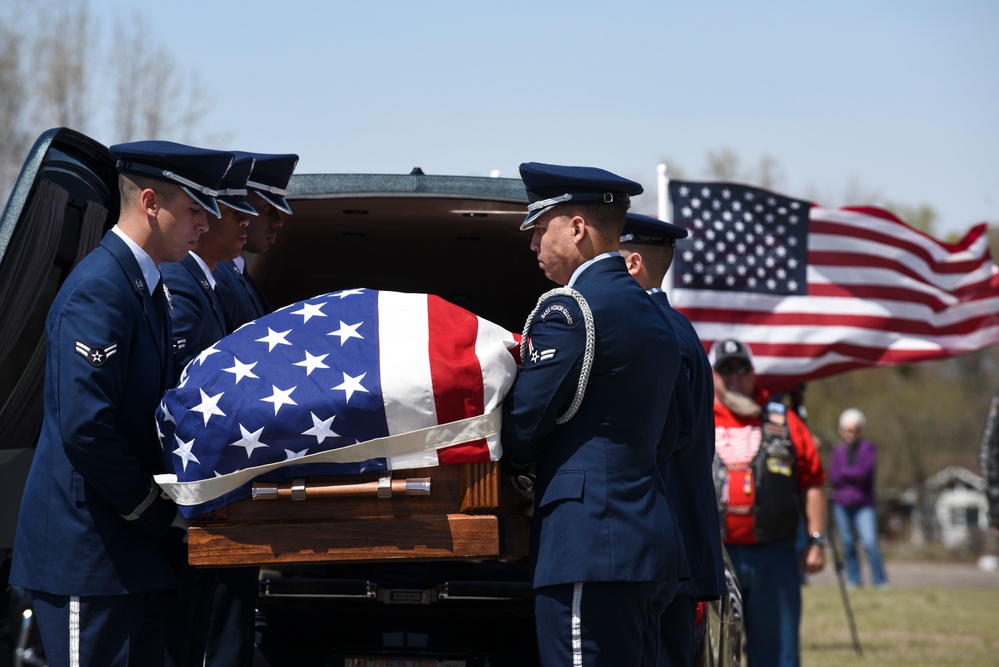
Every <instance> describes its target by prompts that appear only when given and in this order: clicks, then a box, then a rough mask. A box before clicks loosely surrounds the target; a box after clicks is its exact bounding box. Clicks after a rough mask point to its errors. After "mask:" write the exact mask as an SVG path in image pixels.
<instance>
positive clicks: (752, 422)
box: [715, 387, 826, 544]
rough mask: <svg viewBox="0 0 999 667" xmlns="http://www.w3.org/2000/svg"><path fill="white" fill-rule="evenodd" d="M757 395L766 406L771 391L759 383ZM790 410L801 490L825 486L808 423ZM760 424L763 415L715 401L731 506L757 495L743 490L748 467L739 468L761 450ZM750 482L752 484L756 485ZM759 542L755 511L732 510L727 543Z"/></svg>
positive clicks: (717, 445)
mask: <svg viewBox="0 0 999 667" xmlns="http://www.w3.org/2000/svg"><path fill="white" fill-rule="evenodd" d="M753 398H754V399H755V400H756V403H757V405H760V406H763V405H766V403H767V394H766V392H765V391H763V390H761V389H760V388H759V387H757V388H756V395H755V396H754V397H753ZM786 414H787V425H788V428H789V430H790V437H791V442H792V444H793V445H794V451H795V456H796V468H795V474H796V475H797V478H798V490H799V492H801V493H804V492H805V491H806V490H807V489H810V488H812V487H816V486H822V485H823V484H824V483H825V481H826V471H825V468H824V467H823V466H822V459H821V458H820V457H819V452H818V449H817V448H816V447H815V440H814V439H813V438H812V434H811V433H810V432H809V430H808V427H807V426H805V423H804V422H802V421H801V419H800V418H799V417H798V415H797V414H795V412H794V410H788V411H787V412H786ZM760 427H761V422H760V417H759V415H757V416H753V417H743V416H741V415H737V414H735V413H733V412H732V411H731V410H729V409H728V408H727V407H726V406H724V405H722V404H721V403H719V402H718V401H715V451H716V453H717V454H718V457H719V458H720V459H721V460H722V461H723V462H724V463H725V465H726V466H727V467H728V493H729V500H728V504H729V505H730V506H733V507H734V506H747V507H752V506H753V504H754V503H753V497H752V496H751V495H749V496H747V495H746V494H744V493H743V492H742V491H741V489H743V488H744V485H745V477H746V475H745V470H737V469H736V468H737V467H741V466H743V465H745V464H748V463H749V462H750V461H751V460H752V459H753V457H754V456H755V455H756V452H757V451H759V446H760V441H761V438H762V433H761V430H760ZM749 486H750V488H752V486H753V485H752V484H750V485H749ZM789 502H799V499H798V498H792V499H790V500H789ZM755 543H756V538H755V536H754V528H753V516H752V514H736V513H733V512H729V513H728V514H727V515H726V519H725V544H755Z"/></svg>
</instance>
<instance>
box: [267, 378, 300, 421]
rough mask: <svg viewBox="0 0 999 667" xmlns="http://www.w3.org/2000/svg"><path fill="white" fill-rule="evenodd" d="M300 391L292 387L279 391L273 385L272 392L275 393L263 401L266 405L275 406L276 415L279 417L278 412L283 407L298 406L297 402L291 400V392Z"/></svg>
mask: <svg viewBox="0 0 999 667" xmlns="http://www.w3.org/2000/svg"><path fill="white" fill-rule="evenodd" d="M296 389H298V387H292V388H291V389H278V388H277V387H275V386H274V385H271V391H273V392H274V393H273V394H271V395H270V396H267V397H266V398H261V399H260V400H261V401H264V402H265V403H273V404H274V414H275V415H277V413H278V410H280V409H281V406H282V405H298V403H296V402H295V401H293V400H291V392H293V391H295V390H296Z"/></svg>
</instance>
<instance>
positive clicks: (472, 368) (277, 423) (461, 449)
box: [156, 289, 517, 517]
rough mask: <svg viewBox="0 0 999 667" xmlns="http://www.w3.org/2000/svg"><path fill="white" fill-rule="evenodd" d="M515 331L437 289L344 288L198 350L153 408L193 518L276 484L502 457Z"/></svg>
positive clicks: (172, 488)
mask: <svg viewBox="0 0 999 667" xmlns="http://www.w3.org/2000/svg"><path fill="white" fill-rule="evenodd" d="M516 348H517V341H516V337H515V335H514V334H512V333H510V332H509V331H506V330H505V329H503V328H501V327H499V326H498V325H495V324H493V323H491V322H488V321H486V320H483V319H481V318H479V317H477V316H476V315H474V314H472V313H470V312H468V311H467V310H464V309H462V308H460V307H458V306H455V305H453V304H451V303H448V302H447V301H444V300H443V299H440V298H438V297H436V296H432V295H426V294H405V293H399V292H379V291H374V290H368V289H348V290H342V291H339V292H333V293H330V294H324V295H321V296H317V297H314V298H312V299H307V300H305V301H300V302H298V303H294V304H292V305H290V306H286V307H284V308H282V309H280V310H278V311H276V312H274V313H271V314H269V315H266V316H264V317H262V318H260V319H258V320H256V321H254V322H251V323H249V324H247V325H245V326H243V327H241V328H240V329H238V330H237V331H235V332H234V333H232V334H230V335H229V336H226V337H225V338H223V339H222V340H221V341H219V342H218V343H216V344H215V345H213V346H212V347H210V348H208V349H207V350H205V351H203V352H202V353H201V354H200V355H199V356H198V357H196V358H195V359H194V360H192V361H191V363H190V364H189V365H188V367H187V368H186V369H185V370H184V373H183V375H182V376H181V379H180V382H179V383H178V386H177V387H176V388H174V389H171V390H169V391H168V392H167V393H166V394H165V395H164V397H163V400H162V402H161V403H160V406H159V408H158V409H157V411H156V422H157V428H158V429H159V438H160V445H161V448H162V451H161V458H162V459H163V461H164V462H165V464H166V466H167V470H170V471H172V473H171V474H165V475H159V476H157V477H156V480H157V482H158V483H159V484H160V486H161V487H163V488H164V490H165V491H166V492H167V493H169V494H170V495H171V497H173V498H174V499H175V500H177V502H178V504H180V505H181V510H182V511H183V513H184V514H185V515H187V516H188V517H191V516H195V515H197V514H200V513H202V512H205V511H208V510H211V509H215V508H217V507H220V506H222V505H224V504H225V503H227V502H230V501H232V500H235V499H237V498H241V497H245V496H247V495H249V490H250V480H251V479H253V478H260V479H266V480H270V481H274V480H283V479H289V478H292V477H298V476H305V475H319V474H353V473H362V472H371V471H386V470H397V469H408V468H420V467H426V466H436V465H438V464H451V463H463V462H481V461H490V460H494V461H495V460H498V459H499V458H500V455H501V453H502V452H501V449H500V444H499V435H498V431H499V421H498V419H499V410H498V407H499V405H500V404H501V402H502V400H503V398H504V397H505V395H506V393H507V391H508V390H509V388H510V386H511V385H512V383H513V380H514V378H515V376H516V373H517V368H516V363H515V361H514V356H513V354H514V353H515V351H516Z"/></svg>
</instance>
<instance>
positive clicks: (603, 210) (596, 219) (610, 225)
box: [564, 203, 628, 238]
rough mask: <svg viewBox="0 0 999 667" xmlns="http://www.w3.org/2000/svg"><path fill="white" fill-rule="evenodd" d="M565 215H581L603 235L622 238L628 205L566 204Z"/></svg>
mask: <svg viewBox="0 0 999 667" xmlns="http://www.w3.org/2000/svg"><path fill="white" fill-rule="evenodd" d="M565 208H566V212H565V213H564V215H581V216H582V217H584V218H586V221H587V222H588V223H589V224H590V225H592V226H593V227H594V228H595V229H596V230H597V231H598V232H599V233H600V234H601V235H606V236H609V237H611V236H612V237H614V238H620V236H621V230H623V229H624V223H625V221H626V216H627V215H628V205H627V204H625V203H621V204H572V203H569V204H566V205H565Z"/></svg>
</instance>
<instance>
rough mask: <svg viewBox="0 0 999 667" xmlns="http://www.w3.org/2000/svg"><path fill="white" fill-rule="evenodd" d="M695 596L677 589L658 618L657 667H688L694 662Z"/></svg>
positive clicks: (655, 663)
mask: <svg viewBox="0 0 999 667" xmlns="http://www.w3.org/2000/svg"><path fill="white" fill-rule="evenodd" d="M695 620H697V598H696V597H695V596H693V595H690V594H689V593H684V592H681V591H677V593H676V595H674V596H673V601H672V602H670V603H669V605H667V607H666V610H665V611H664V612H663V613H662V615H661V616H660V618H659V636H660V638H661V641H660V642H659V653H658V656H657V660H656V662H654V663H649V664H654V665H656V666H657V667H689V666H690V665H692V664H694V662H693V656H694V621H695Z"/></svg>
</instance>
